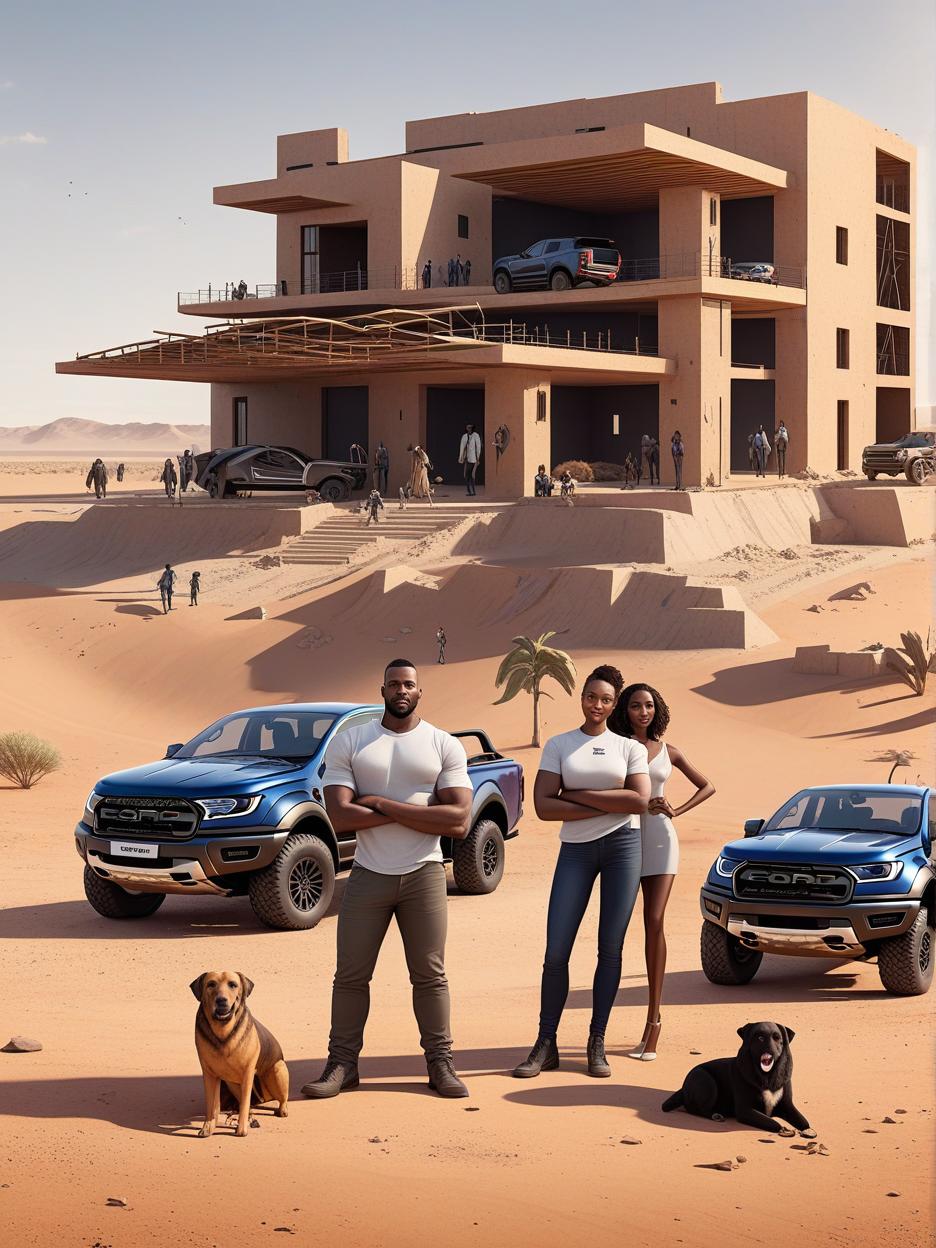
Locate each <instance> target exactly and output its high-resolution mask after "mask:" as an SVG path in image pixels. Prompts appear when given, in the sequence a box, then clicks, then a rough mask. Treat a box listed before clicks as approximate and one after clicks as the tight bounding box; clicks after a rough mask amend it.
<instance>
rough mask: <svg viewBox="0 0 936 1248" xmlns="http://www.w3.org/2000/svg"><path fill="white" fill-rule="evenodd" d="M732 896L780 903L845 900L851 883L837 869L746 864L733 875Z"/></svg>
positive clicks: (779, 864)
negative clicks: (733, 894)
mask: <svg viewBox="0 0 936 1248" xmlns="http://www.w3.org/2000/svg"><path fill="white" fill-rule="evenodd" d="M734 887H735V896H736V897H773V898H776V899H777V900H784V901H838V902H844V901H848V899H849V898H850V897H851V893H852V887H853V881H852V878H851V876H850V875H848V874H847V872H845V871H842V870H841V869H840V868H838V867H811V866H792V865H788V864H786V863H765V864H764V865H763V866H755V865H754V864H748V865H747V866H744V867H742V868H741V869H740V870H739V871H736V872H735V876H734Z"/></svg>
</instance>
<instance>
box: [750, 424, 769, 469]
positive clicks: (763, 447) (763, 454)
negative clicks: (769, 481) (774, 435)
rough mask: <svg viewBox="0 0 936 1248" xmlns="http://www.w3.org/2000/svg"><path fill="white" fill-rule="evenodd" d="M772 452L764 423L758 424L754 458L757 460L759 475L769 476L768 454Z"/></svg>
mask: <svg viewBox="0 0 936 1248" xmlns="http://www.w3.org/2000/svg"><path fill="white" fill-rule="evenodd" d="M769 454H770V440H769V438H768V437H767V430H766V429H765V428H764V426H763V425H758V427H757V433H755V434H754V458H755V460H756V462H757V472H756V475H757V476H758V477H766V476H767V456H768V455H769Z"/></svg>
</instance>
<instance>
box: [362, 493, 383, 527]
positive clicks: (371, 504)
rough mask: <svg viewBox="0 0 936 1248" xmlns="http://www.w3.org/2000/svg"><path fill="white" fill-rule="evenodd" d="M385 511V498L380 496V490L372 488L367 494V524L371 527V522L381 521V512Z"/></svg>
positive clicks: (377, 522)
mask: <svg viewBox="0 0 936 1248" xmlns="http://www.w3.org/2000/svg"><path fill="white" fill-rule="evenodd" d="M381 511H383V499H382V498H381V497H380V491H379V490H371V492H370V493H369V494H368V496H367V520H366V521H365V525H366V526H367V527H368V528H369V527H370V522H371V521H372V520H373V522H374V524H379V523H380V516H379V514H378V513H379V512H381Z"/></svg>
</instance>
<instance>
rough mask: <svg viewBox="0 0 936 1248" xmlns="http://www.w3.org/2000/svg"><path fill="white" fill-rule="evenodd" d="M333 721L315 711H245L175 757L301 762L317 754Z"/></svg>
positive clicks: (203, 734)
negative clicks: (264, 759)
mask: <svg viewBox="0 0 936 1248" xmlns="http://www.w3.org/2000/svg"><path fill="white" fill-rule="evenodd" d="M334 722H335V717H334V715H322V714H320V713H319V712H317V711H290V710H283V711H246V712H244V713H243V714H240V715H228V716H226V717H225V718H224V719H219V720H218V721H217V723H215V724H212V725H211V726H210V727H209V728H206V729H205V730H204V732H200V733H199V734H198V736H197V737H192V739H191V741H187V742H186V743H185V745H183V746H182V749H181V750H179V751H178V753H177V754H176V755H175V757H176V758H224V757H227V758H244V757H246V758H270V759H287V760H289V761H291V762H292V761H295V762H304V761H307V760H308V759H310V758H311V757H312V756H313V754H315V753H316V752H317V750H318V748H319V746H320V745H321V744H322V740H323V738H324V737H325V734H326V733H327V732H328V730H329V728H330V727H331V726H332V724H333V723H334Z"/></svg>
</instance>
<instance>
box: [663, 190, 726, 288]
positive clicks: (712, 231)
mask: <svg viewBox="0 0 936 1248" xmlns="http://www.w3.org/2000/svg"><path fill="white" fill-rule="evenodd" d="M713 199H714V200H715V202H716V224H715V225H711V224H710V221H711V203H712V200H713ZM660 255H661V256H670V257H675V256H700V257H702V260H703V263H705V264H706V265H707V264H708V259H709V257H710V256H711V257H712V259H713V260H714V261H715V262H716V267H715V268H714V269H713V272H714V274H715V275H716V276H717V275H718V273H719V269H718V267H717V260H718V257H719V256H720V255H721V211H720V203H719V196H718V195H717V194H716V193H715V192H713V191H706V190H703V189H702V188H701V187H697V186H682V187H676V188H674V189H673V190H664V191H661V192H660ZM705 271H706V272H708V271H709V270H708V267H706V270H705Z"/></svg>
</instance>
